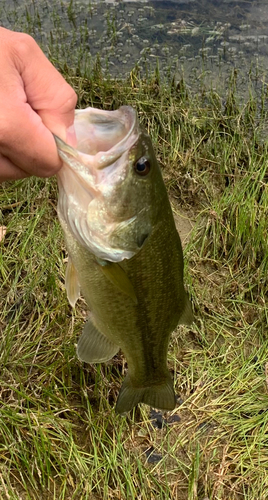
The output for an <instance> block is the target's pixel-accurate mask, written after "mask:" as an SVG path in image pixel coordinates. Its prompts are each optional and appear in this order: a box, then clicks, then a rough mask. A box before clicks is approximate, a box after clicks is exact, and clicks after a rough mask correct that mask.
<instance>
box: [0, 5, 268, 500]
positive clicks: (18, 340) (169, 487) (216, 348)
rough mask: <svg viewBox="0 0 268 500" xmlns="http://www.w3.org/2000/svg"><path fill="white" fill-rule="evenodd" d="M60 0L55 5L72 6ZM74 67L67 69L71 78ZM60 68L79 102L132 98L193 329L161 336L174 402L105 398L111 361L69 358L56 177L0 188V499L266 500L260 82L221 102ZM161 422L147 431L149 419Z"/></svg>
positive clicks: (71, 344) (119, 360)
mask: <svg viewBox="0 0 268 500" xmlns="http://www.w3.org/2000/svg"><path fill="white" fill-rule="evenodd" d="M71 5H72V4H70V7H69V15H70V16H71V15H72V10H71V9H72V7H71ZM75 73H76V74H75ZM91 75H92V76H91V77H90V78H85V77H84V76H83V74H80V76H79V72H78V71H77V72H72V71H69V72H68V71H67V69H66V68H65V70H64V76H65V78H67V79H68V80H69V81H70V83H71V84H72V85H73V87H74V88H75V90H76V91H77V94H78V98H79V101H78V105H79V106H80V107H81V106H82V107H83V106H86V105H91V106H95V107H101V108H105V109H115V108H117V107H118V106H120V105H121V104H126V103H127V104H130V105H133V106H134V107H135V108H136V109H137V111H138V113H139V117H140V120H141V121H142V123H143V124H144V126H145V127H146V129H147V130H148V132H149V133H150V135H151V137H152V140H153V143H154V146H155V150H156V154H157V157H158V160H159V163H160V165H161V166H162V167H163V174H164V178H165V181H166V184H167V187H168V190H169V193H170V195H171V197H172V200H173V202H174V208H175V210H176V211H178V212H179V213H180V212H183V214H186V216H187V217H189V219H190V220H191V222H192V224H193V226H194V227H193V230H192V232H191V235H190V237H189V238H188V239H187V241H186V243H185V249H184V253H185V275H186V276H185V281H186V284H187V287H188V290H189V292H190V295H191V299H192V302H193V305H194V310H195V318H196V320H195V324H194V325H193V327H192V328H190V329H189V328H184V327H180V328H179V329H178V331H177V335H176V336H173V337H172V340H171V344H170V350H169V360H168V362H169V367H170V370H171V371H172V372H173V374H174V381H175V388H176V393H177V394H178V395H179V398H180V399H179V400H178V407H177V408H176V410H174V412H171V413H169V414H165V415H164V425H163V426H162V428H160V429H159V428H157V427H155V426H154V425H153V420H152V415H151V414H150V409H149V408H148V407H146V406H143V405H141V406H140V407H138V408H136V409H135V410H134V411H133V412H131V414H129V415H127V416H126V417H119V416H117V415H115V412H114V409H113V407H114V403H115V400H116V397H117V394H118V390H119V388H120V385H121V381H122V378H123V375H124V372H125V364H124V359H123V357H122V356H121V355H118V356H117V357H115V358H114V359H113V360H112V361H111V362H109V363H107V364H103V365H97V366H90V365H86V364H81V363H80V362H79V361H78V360H77V358H76V355H75V343H76V342H77V339H78V336H79V334H80V332H81V329H82V325H83V322H84V319H85V317H86V310H87V308H86V304H85V302H84V300H83V299H82V298H81V299H79V302H78V305H77V307H76V309H75V310H72V309H71V308H70V306H69V305H68V302H67V298H66V294H65V291H64V274H65V265H66V250H65V246H64V241H63V236H62V232H61V229H60V227H59V223H58V220H57V216H56V203H57V187H56V182H55V179H50V180H48V181H44V180H39V179H27V180H23V181H17V182H13V183H5V184H3V185H2V186H1V188H0V202H1V212H0V226H2V225H4V226H6V227H7V234H6V236H5V238H4V240H3V241H2V242H1V243H0V273H1V290H0V311H1V313H0V331H1V337H0V342H1V349H0V366H1V383H0V498H1V499H3V500H17V499H22V500H25V499H30V500H35V499H36V500H37V499H38V500H40V499H42V500H52V499H53V500H73V499H83V500H84V499H88V500H108V499H109V500H110V499H116V500H119V499H122V500H123V499H124V500H125V499H133V500H134V499H139V500H150V499H152V500H153V499H160V500H162V499H163V500H167V499H172V500H173V499H174V500H184V499H189V500H205V499H210V500H212V499H213V500H214V499H215V500H226V499H228V500H240V499H246V500H253V499H256V498H257V499H258V500H266V499H267V496H268V479H267V477H268V476H267V460H268V447H267V438H268V425H267V420H268V413H267V399H268V396H267V391H268V389H267V384H268V379H267V376H268V374H267V371H268V368H267V367H268V365H267V354H266V353H267V308H266V303H267V284H268V283H267V255H268V252H267V250H268V249H267V241H268V238H267V207H268V191H267V185H266V181H267V174H266V171H267V145H266V143H265V141H264V140H263V137H264V136H265V130H266V127H267V91H266V89H267V87H265V85H264V86H263V88H262V91H261V92H260V93H259V94H257V95H255V94H254V92H253V90H252V82H251V80H250V75H249V94H248V95H249V97H248V100H247V101H246V102H243V103H241V101H240V100H239V99H238V98H237V94H236V88H235V77H234V76H235V75H232V77H231V78H230V82H229V89H228V93H227V95H226V98H225V99H223V98H221V96H220V95H218V94H217V92H216V91H215V90H211V89H207V88H206V87H202V86H201V83H200V88H199V91H196V93H191V92H190V91H189V89H188V88H187V87H186V85H185V84H184V81H183V80H182V81H181V82H179V83H178V82H175V81H174V80H172V79H170V80H166V81H163V80H162V81H161V78H160V75H159V71H158V70H156V71H155V74H154V75H152V76H147V77H146V78H142V77H141V75H140V73H139V70H138V69H137V68H136V69H133V71H132V72H131V73H130V74H129V77H128V78H127V79H126V80H123V81H114V80H112V79H111V78H109V76H108V75H106V76H105V78H104V76H103V74H102V73H101V70H100V63H99V61H98V60H97V61H96V63H95V67H93V69H92V73H91ZM160 427H161V426H160Z"/></svg>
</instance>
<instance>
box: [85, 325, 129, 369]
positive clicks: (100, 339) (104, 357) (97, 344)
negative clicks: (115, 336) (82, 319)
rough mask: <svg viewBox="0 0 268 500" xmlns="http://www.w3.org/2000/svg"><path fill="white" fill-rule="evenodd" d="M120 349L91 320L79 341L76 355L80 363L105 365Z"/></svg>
mask: <svg viewBox="0 0 268 500" xmlns="http://www.w3.org/2000/svg"><path fill="white" fill-rule="evenodd" d="M118 351H119V347H118V346H117V345H116V344H114V343H113V342H112V341H111V340H109V339H108V338H107V337H105V335H103V334H102V333H101V332H99V330H98V329H97V328H96V327H95V326H94V325H93V323H92V321H91V320H90V319H89V320H88V321H87V322H86V324H85V326H84V328H83V332H82V335H81V337H80V338H79V340H78V344H77V349H76V353H77V356H78V358H79V359H80V361H85V362H86V363H103V362H104V361H108V360H109V359H111V358H113V356H114V355H115V354H116V353H117V352H118Z"/></svg>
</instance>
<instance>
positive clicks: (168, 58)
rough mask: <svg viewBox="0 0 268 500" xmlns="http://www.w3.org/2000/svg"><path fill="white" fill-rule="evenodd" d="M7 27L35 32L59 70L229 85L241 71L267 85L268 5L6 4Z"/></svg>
mask: <svg viewBox="0 0 268 500" xmlns="http://www.w3.org/2000/svg"><path fill="white" fill-rule="evenodd" d="M0 19H1V25H2V26H5V27H7V28H10V29H14V30H17V31H25V32H28V33H30V34H31V35H32V36H34V38H35V39H36V40H37V42H38V43H39V44H40V45H41V47H42V49H43V50H44V52H45V53H46V54H47V55H49V57H50V58H51V60H52V61H53V62H54V63H55V64H56V65H58V66H63V65H64V64H67V65H68V66H69V67H73V68H80V70H81V71H82V72H83V73H84V72H86V71H88V72H90V71H91V69H92V64H93V61H94V60H95V58H96V56H97V54H98V55H99V63H100V65H101V66H102V67H103V69H104V71H106V70H107V71H109V73H112V74H113V75H117V76H119V75H124V74H125V73H128V72H129V71H130V70H131V69H132V68H133V67H134V66H135V65H138V67H140V68H141V70H142V71H146V70H147V71H148V70H153V69H154V68H155V67H156V64H157V63H158V64H159V68H160V71H161V73H162V74H175V77H176V78H177V79H178V81H179V80H180V79H181V78H182V76H183V77H184V78H185V81H186V83H187V84H188V85H189V86H190V87H191V86H193V87H194V86H198V84H199V82H200V81H201V80H202V82H204V80H205V81H206V83H208V84H209V85H212V86H215V87H217V88H218V87H219V88H224V87H226V86H227V85H228V81H229V77H230V74H231V73H232V70H233V69H234V68H235V69H236V70H237V72H236V75H237V74H238V75H239V78H240V86H241V89H243V79H244V80H245V81H246V80H247V78H248V75H249V74H250V75H251V77H252V81H254V82H255V83H256V85H258V86H259V87H260V86H263V85H266V84H265V77H266V73H267V69H268V0H265V1H258V0H256V1H254V0H249V1H246V0H237V1H230V0H198V1H197V0H188V1H187V0H185V1H182V0H173V1H163V0H154V1H140V2H135V1H127V2H126V1H120V2H119V1H113V0H108V1H106V2H104V1H97V2H89V1H88V0H42V1H38V0H36V1H24V2H23V1H21V0H19V1H18V0H13V1H8V0H0Z"/></svg>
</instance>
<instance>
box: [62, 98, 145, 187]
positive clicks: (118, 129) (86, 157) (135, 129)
mask: <svg viewBox="0 0 268 500" xmlns="http://www.w3.org/2000/svg"><path fill="white" fill-rule="evenodd" d="M74 131H75V134H76V138H77V144H76V149H74V148H72V147H71V146H69V145H68V144H66V143H65V142H64V141H62V140H61V139H60V138H59V137H57V136H56V135H54V138H55V141H56V144H57V147H58V151H59V155H60V156H61V158H62V160H63V161H66V159H67V158H69V159H70V156H74V157H76V158H77V159H78V158H79V159H80V160H82V161H83V163H84V164H85V165H86V166H87V170H88V172H87V173H86V172H84V170H83V169H81V167H80V168H77V164H76V162H75V161H73V165H72V168H73V169H74V170H75V171H76V172H77V174H78V175H81V176H82V177H83V178H86V180H87V181H88V179H89V177H88V174H89V172H90V173H91V175H93V173H94V170H96V169H104V168H106V167H109V166H111V165H113V164H114V163H115V162H116V160H118V158H120V157H121V156H122V154H123V153H124V152H126V151H127V150H129V149H130V148H131V147H132V146H133V144H134V143H135V142H136V141H137V139H138V135H139V131H140V130H139V124H138V120H137V114H136V111H135V110H134V109H133V108H132V107H131V106H121V108H119V109H118V110H116V111H103V110H100V109H94V108H86V109H79V110H76V112H75V121H74ZM66 157H67V158H66Z"/></svg>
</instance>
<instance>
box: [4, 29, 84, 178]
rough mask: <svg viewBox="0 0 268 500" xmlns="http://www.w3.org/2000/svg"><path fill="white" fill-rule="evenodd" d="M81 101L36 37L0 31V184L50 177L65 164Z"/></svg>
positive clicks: (5, 30)
mask: <svg viewBox="0 0 268 500" xmlns="http://www.w3.org/2000/svg"><path fill="white" fill-rule="evenodd" d="M76 101H77V97H76V94H75V92H74V90H73V89H72V88H71V87H70V85H68V83H67V82H66V81H65V80H64V78H63V77H62V76H61V75H60V73H59V72H58V71H57V70H56V69H55V68H54V66H53V65H52V64H51V63H50V62H49V61H48V59H47V58H46V56H45V55H44V53H43V52H42V50H41V49H40V48H39V46H38V45H37V43H36V42H35V41H34V39H33V38H32V37H30V36H29V35H26V34H24V33H15V32H13V31H9V30H7V29H5V28H0V182H2V181H5V180H11V179H21V178H23V177H28V176H30V175H36V176H39V177H49V176H51V175H54V174H55V173H56V172H57V171H58V170H59V169H60V168H61V166H62V161H61V159H60V158H59V155H58V153H57V147H56V144H55V140H54V138H53V135H52V132H53V133H54V134H56V135H58V136H59V137H60V138H62V139H63V140H64V141H66V140H68V141H69V142H70V141H71V142H72V138H71V137H68V138H67V137H66V129H67V128H68V127H70V126H71V125H72V123H73V120H74V109H75V106H76Z"/></svg>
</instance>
